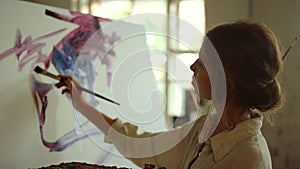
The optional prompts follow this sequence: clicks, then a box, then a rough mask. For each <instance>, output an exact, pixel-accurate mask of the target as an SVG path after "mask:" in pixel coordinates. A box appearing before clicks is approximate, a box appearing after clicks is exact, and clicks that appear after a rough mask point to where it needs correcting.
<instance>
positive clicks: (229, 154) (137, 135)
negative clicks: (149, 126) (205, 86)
mask: <svg viewBox="0 0 300 169" xmlns="http://www.w3.org/2000/svg"><path fill="white" fill-rule="evenodd" d="M204 121H205V117H201V118H199V119H198V120H196V121H194V122H190V123H187V124H185V125H183V126H181V127H178V128H175V129H173V130H170V131H165V132H161V133H149V132H141V131H140V130H139V128H138V127H137V126H135V125H132V124H129V123H123V122H122V121H120V120H119V119H116V120H115V122H114V123H113V125H112V126H111V128H110V129H109V130H108V132H107V134H106V136H105V142H108V143H112V144H114V145H115V147H116V148H117V149H118V150H119V152H120V153H121V154H123V155H124V156H125V157H126V158H128V159H130V160H131V161H132V162H134V163H135V164H136V165H138V166H139V167H141V168H143V167H144V164H154V165H155V166H156V167H157V168H158V167H166V168H167V169H271V168H272V161H271V156H270V152H269V149H268V145H267V143H266V140H265V138H264V136H263V135H262V133H261V131H260V129H261V127H262V121H263V118H262V117H256V118H253V119H250V120H246V121H243V122H241V123H239V124H238V125H236V127H235V128H233V129H232V130H229V131H223V132H221V133H219V134H217V135H215V136H213V137H211V138H210V139H208V140H207V141H206V142H205V143H204V145H203V146H202V144H199V142H198V137H199V134H200V132H201V129H202V126H203V123H204ZM200 150H202V151H201V152H200Z"/></svg>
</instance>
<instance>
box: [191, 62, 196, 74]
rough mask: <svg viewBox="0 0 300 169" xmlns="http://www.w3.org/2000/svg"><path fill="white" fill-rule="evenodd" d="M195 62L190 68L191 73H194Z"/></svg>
mask: <svg viewBox="0 0 300 169" xmlns="http://www.w3.org/2000/svg"><path fill="white" fill-rule="evenodd" d="M196 62H197V60H196V61H195V62H194V63H193V64H192V65H191V66H190V69H191V71H193V72H195V65H196Z"/></svg>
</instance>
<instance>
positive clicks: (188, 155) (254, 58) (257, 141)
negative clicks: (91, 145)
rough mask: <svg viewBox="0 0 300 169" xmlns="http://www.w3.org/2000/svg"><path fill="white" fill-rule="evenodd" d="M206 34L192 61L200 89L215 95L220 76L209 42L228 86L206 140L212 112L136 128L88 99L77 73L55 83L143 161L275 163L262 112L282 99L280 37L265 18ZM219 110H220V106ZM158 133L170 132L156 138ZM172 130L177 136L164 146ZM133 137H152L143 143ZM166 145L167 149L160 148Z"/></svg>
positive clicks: (204, 168)
mask: <svg viewBox="0 0 300 169" xmlns="http://www.w3.org/2000/svg"><path fill="white" fill-rule="evenodd" d="M206 36H207V39H206V40H205V41H204V43H203V45H202V47H201V50H200V54H199V59H197V60H196V61H195V63H193V64H192V65H191V67H190V68H191V70H192V71H193V72H194V75H193V78H194V80H193V85H194V86H195V88H196V89H197V91H196V93H198V95H199V96H200V94H201V96H200V97H202V98H205V99H209V100H210V99H212V93H213V92H212V90H214V89H215V86H212V83H211V82H212V80H213V79H216V78H218V76H217V75H218V72H217V73H212V74H209V73H208V71H207V70H212V69H211V67H213V65H214V64H215V63H214V60H211V59H210V54H209V52H205V49H207V44H208V42H210V43H211V44H212V45H213V46H214V48H215V50H216V52H217V53H218V55H219V58H220V60H221V63H222V65H223V68H224V72H225V77H226V80H225V83H226V88H225V89H227V90H226V95H224V96H223V98H220V97H219V100H221V102H222V101H224V102H225V107H224V108H223V109H222V110H223V111H222V114H221V115H222V116H221V120H220V122H219V123H218V124H217V127H216V128H215V129H214V131H213V132H212V134H211V135H210V136H209V138H207V139H206V140H205V142H201V141H199V135H200V133H201V130H202V128H203V125H204V121H205V119H206V117H207V116H202V117H200V118H199V119H197V120H196V121H195V122H192V123H187V124H185V125H183V126H182V127H179V128H176V129H174V130H171V131H167V132H162V133H147V132H144V133H139V134H137V133H138V128H137V127H136V126H134V125H131V124H128V123H122V122H121V121H120V120H118V119H111V118H109V117H108V116H106V115H105V114H103V113H101V112H99V111H98V110H96V109H95V108H93V107H92V106H90V105H89V104H88V103H87V102H85V100H84V99H83V97H82V95H81V92H80V91H78V90H77V89H76V88H75V87H74V83H78V82H77V81H76V80H74V79H72V77H67V76H62V77H64V78H66V79H67V80H66V81H64V82H60V83H58V84H57V85H56V86H57V87H61V86H66V89H64V90H63V91H62V93H65V92H67V93H70V94H71V95H72V98H73V105H74V107H75V108H76V109H77V110H78V111H80V112H81V113H82V114H83V115H84V116H85V117H87V119H89V120H90V121H91V122H92V123H94V124H95V125H96V126H97V127H98V128H99V129H100V130H102V131H103V132H104V133H106V136H105V140H106V141H107V142H110V143H113V144H114V145H115V146H116V147H117V149H118V150H119V151H120V152H121V153H122V154H126V157H127V158H129V159H130V160H132V161H133V162H134V163H136V164H137V165H138V166H141V167H143V166H144V164H147V163H150V164H155V165H156V166H158V167H166V168H169V169H175V168H180V169H187V168H191V169H196V168H197V169H210V168H213V169H225V168H226V169H228V168H231V169H238V168H243V169H250V168H251V169H254V168H255V169H270V168H272V161H271V156H270V153H269V149H268V145H267V142H266V140H265V138H264V136H263V135H262V133H261V131H260V128H261V127H262V121H263V117H262V115H263V113H264V112H269V111H275V110H276V109H278V108H280V106H281V104H282V96H281V89H280V85H279V83H278V80H277V76H278V73H279V72H280V70H281V69H282V61H281V58H280V56H281V53H280V50H279V46H278V42H277V40H276V37H275V35H274V34H273V33H272V31H271V30H270V29H268V28H267V27H266V26H264V25H263V24H259V23H254V22H250V21H237V22H233V23H225V24H221V25H217V26H215V27H213V28H212V29H210V30H209V31H208V32H207V34H206ZM204 61H205V64H203V63H204ZM217 85H219V84H217ZM219 102H220V101H219ZM217 110H218V111H220V109H219V108H218V106H217ZM117 133H119V134H117ZM120 133H121V134H120ZM120 135H123V136H124V135H126V136H129V137H126V138H124V137H123V138H122V137H120ZM158 135H161V136H165V137H160V139H157V137H156V136H158ZM173 136H174V138H176V139H177V140H178V142H175V144H173V146H171V147H168V148H165V147H164V146H166V145H167V143H168V141H171V140H173ZM130 138H149V139H148V140H144V141H145V144H141V143H140V142H136V140H132V139H130ZM178 138H179V139H178ZM140 140H141V139H140ZM166 140H167V141H166ZM141 147H142V148H143V150H146V151H152V153H153V156H149V154H147V155H145V154H141V153H140V155H141V156H138V155H136V154H139V153H137V152H138V150H139V148H141ZM147 147H148V148H147ZM161 147H163V148H165V151H159V150H160V148H161ZM128 152H129V153H128ZM158 152H159V153H158ZM133 154H135V155H133Z"/></svg>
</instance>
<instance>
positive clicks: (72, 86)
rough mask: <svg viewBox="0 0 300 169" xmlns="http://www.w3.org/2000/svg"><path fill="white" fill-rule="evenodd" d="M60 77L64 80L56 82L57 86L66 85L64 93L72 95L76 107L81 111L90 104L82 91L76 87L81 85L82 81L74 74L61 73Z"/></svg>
mask: <svg viewBox="0 0 300 169" xmlns="http://www.w3.org/2000/svg"><path fill="white" fill-rule="evenodd" d="M59 77H60V78H61V79H62V80H60V82H58V83H56V84H55V86H56V87H57V88H61V87H65V88H64V89H63V90H62V94H65V93H69V94H70V95H71V98H72V103H73V106H74V108H75V109H76V110H78V111H80V112H81V111H82V110H83V109H84V108H85V107H86V106H87V105H88V103H87V102H86V100H85V99H84V97H83V95H82V91H81V90H79V89H77V87H76V86H80V83H79V82H78V81H77V80H76V79H75V78H73V77H72V76H65V75H59Z"/></svg>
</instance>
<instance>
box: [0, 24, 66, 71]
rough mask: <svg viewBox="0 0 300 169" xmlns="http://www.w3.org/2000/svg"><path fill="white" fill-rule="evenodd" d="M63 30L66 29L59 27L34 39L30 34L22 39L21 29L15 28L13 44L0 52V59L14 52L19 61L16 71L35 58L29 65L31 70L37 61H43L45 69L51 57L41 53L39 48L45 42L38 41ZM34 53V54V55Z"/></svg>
mask: <svg viewBox="0 0 300 169" xmlns="http://www.w3.org/2000/svg"><path fill="white" fill-rule="evenodd" d="M64 30H66V29H60V30H57V31H55V32H52V33H49V34H46V35H43V36H40V37H37V38H35V39H32V38H31V36H27V37H26V38H25V39H24V40H23V41H22V34H21V31H20V30H19V29H17V31H16V38H15V42H14V46H13V47H12V48H10V49H8V50H6V51H4V52H3V53H1V54H0V61H2V60H3V59H5V58H6V57H8V56H10V55H11V54H15V55H16V57H17V60H18V61H19V64H18V71H20V72H21V71H22V69H23V68H24V66H25V65H26V64H28V63H29V62H30V61H32V60H35V61H34V62H33V63H32V65H31V68H32V70H33V69H34V67H35V66H36V65H37V64H39V63H43V64H44V67H45V68H46V69H48V68H49V66H50V60H51V58H50V57H47V56H46V55H44V54H43V53H42V51H41V49H42V47H44V46H45V45H46V44H45V43H41V42H40V41H41V40H45V39H46V38H49V37H52V36H54V35H56V34H58V33H60V32H62V31H64ZM25 52H26V54H25V55H24V56H23V57H22V56H21V55H22V54H23V53H25ZM34 54H36V55H34ZM33 55H34V56H33Z"/></svg>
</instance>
